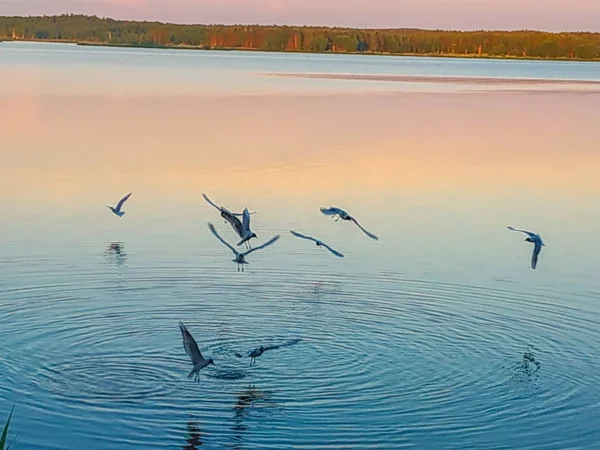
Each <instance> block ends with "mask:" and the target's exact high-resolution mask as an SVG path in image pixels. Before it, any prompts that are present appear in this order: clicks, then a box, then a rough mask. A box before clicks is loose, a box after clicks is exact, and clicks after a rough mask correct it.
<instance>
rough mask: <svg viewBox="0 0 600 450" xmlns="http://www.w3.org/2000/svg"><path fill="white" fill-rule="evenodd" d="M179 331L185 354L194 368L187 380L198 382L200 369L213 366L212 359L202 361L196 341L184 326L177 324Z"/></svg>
mask: <svg viewBox="0 0 600 450" xmlns="http://www.w3.org/2000/svg"><path fill="white" fill-rule="evenodd" d="M179 329H180V330H181V337H182V339H183V348H184V349H185V352H186V353H187V354H188V356H189V357H190V359H191V360H192V364H193V365H194V367H193V368H192V371H191V372H190V373H189V375H188V378H192V377H194V381H195V382H197V383H199V382H200V369H203V368H204V367H206V366H208V365H210V364H212V365H213V366H214V365H215V363H214V361H213V360H212V358H208V359H204V357H203V356H202V353H200V349H199V348H198V344H196V340H195V339H194V337H193V336H192V335H191V334H190V332H189V331H188V329H187V328H186V327H185V325H184V324H183V323H181V322H179Z"/></svg>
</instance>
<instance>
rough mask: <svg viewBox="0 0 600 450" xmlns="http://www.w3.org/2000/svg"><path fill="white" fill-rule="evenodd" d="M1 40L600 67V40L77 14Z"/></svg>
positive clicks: (20, 20) (9, 20)
mask: <svg viewBox="0 0 600 450" xmlns="http://www.w3.org/2000/svg"><path fill="white" fill-rule="evenodd" d="M0 40H40V41H64V42H76V43H87V44H97V45H125V46H144V47H164V46H168V47H175V48H178V47H184V48H198V49H236V50H262V51H303V52H314V53H322V52H333V53H338V52H346V53H376V54H397V55H423V56H425V55H426V56H468V57H498V58H502V57H504V58H540V59H575V60H600V33H588V32H564V33H548V32H542V31H530V30H523V31H484V30H482V31H451V30H450V31H444V30H420V29H405V28H398V29H353V28H337V27H335V28H334V27H313V26H302V27H299V26H263V25H184V24H170V23H161V22H145V21H130V20H114V19H109V18H99V17H96V16H85V15H75V14H65V15H59V16H35V17H34V16H32V17H8V16H0Z"/></svg>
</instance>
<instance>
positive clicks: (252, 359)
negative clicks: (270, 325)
mask: <svg viewBox="0 0 600 450" xmlns="http://www.w3.org/2000/svg"><path fill="white" fill-rule="evenodd" d="M301 340H302V339H292V340H291V341H288V342H286V343H284V344H279V345H268V346H262V345H261V346H260V347H257V348H255V349H254V350H250V351H249V352H248V353H247V354H246V355H245V356H246V357H247V358H250V365H252V364H256V358H258V357H259V356H260V355H262V354H263V353H264V352H266V351H267V350H275V349H277V348H281V347H287V346H288V345H294V344H297V343H298V342H300V341H301ZM235 356H237V357H238V358H243V357H244V355H241V354H239V353H237V352H236V354H235Z"/></svg>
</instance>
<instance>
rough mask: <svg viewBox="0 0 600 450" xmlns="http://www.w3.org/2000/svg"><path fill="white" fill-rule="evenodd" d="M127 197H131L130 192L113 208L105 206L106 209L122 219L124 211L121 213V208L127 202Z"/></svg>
mask: <svg viewBox="0 0 600 450" xmlns="http://www.w3.org/2000/svg"><path fill="white" fill-rule="evenodd" d="M129 197H131V192H130V193H129V194H127V195H126V196H125V197H123V198H122V199H121V200H119V203H117V206H115V207H113V206H109V205H107V206H106V207H107V208H108V209H110V210H111V211H112V212H113V213H115V214H116V215H117V216H119V217H123V216H124V215H125V211H121V208H122V207H123V204H124V203H125V202H126V201H127V199H128V198H129Z"/></svg>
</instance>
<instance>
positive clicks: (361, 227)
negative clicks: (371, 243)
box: [350, 217, 379, 241]
mask: <svg viewBox="0 0 600 450" xmlns="http://www.w3.org/2000/svg"><path fill="white" fill-rule="evenodd" d="M350 220H352V222H354V223H355V224H356V226H357V227H358V228H360V229H361V230H362V231H363V233H365V234H366V235H367V236H369V237H370V238H371V239H375V240H376V241H378V240H379V238H378V237H377V236H375V235H374V234H373V233H371V232H369V231H367V230H365V229H364V228H363V226H362V225H361V224H360V223H358V220H356V219H355V218H354V217H352V218H351V219H350Z"/></svg>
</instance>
